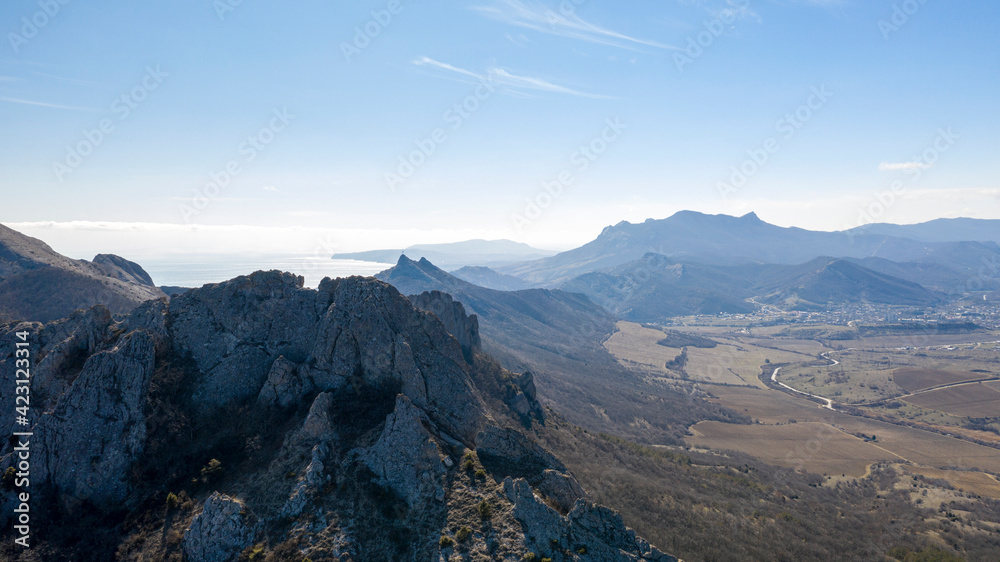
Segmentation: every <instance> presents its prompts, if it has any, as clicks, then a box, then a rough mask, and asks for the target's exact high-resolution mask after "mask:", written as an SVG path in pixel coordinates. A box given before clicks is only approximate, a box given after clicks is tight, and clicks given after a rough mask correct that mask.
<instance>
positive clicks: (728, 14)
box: [673, 0, 750, 72]
mask: <svg viewBox="0 0 1000 562" xmlns="http://www.w3.org/2000/svg"><path fill="white" fill-rule="evenodd" d="M729 5H730V7H729V8H726V9H724V10H722V11H721V12H720V13H719V15H718V16H716V17H714V18H712V19H710V20H705V21H703V22H701V25H702V27H704V28H705V29H703V30H701V31H699V32H698V33H696V34H695V35H693V36H689V37H688V40H687V45H685V46H684V50H683V51H674V56H673V58H674V66H676V67H677V72H684V67H686V66H688V65H691V64H693V63H694V61H695V60H697V59H698V58H700V57H701V56H702V55H703V54H705V50H706V49H708V48H709V47H711V46H712V45H713V44H714V43H715V40H716V39H718V38H719V37H721V36H722V34H723V33H724V32H725V31H726V27H727V26H730V25H732V24H734V23H735V22H736V20H737V19H738V18H739V16H740V14H741V13H743V12H744V11H746V9H747V8H749V6H750V1H749V0H730V2H729Z"/></svg>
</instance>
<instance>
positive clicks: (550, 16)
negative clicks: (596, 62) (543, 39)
mask: <svg viewBox="0 0 1000 562" xmlns="http://www.w3.org/2000/svg"><path fill="white" fill-rule="evenodd" d="M472 9H473V10H475V11H477V12H479V13H481V14H483V15H484V16H486V17H488V18H491V19H494V20H497V21H500V22H503V23H507V24H510V25H514V26H517V27H523V28H525V29H531V30H533V31H538V32H540V33H548V34H550V35H558V36H560V37H569V38H572V39H579V40H581V41H589V42H591V43H599V44H601V45H611V46H614V47H620V48H623V49H631V50H636V49H637V48H639V47H654V48H657V49H677V50H679V48H678V47H674V46H671V45H665V44H663V43H658V42H656V41H650V40H646V39H640V38H637V37H632V36H629V35H626V34H624V33H619V32H617V31H614V30H611V29H608V28H605V27H601V26H599V25H597V24H593V23H590V22H588V21H586V20H584V19H583V18H581V17H580V16H578V15H576V14H575V13H574V12H573V11H572V10H570V9H562V8H560V10H559V11H558V12H557V11H555V10H553V9H551V8H548V7H546V6H543V5H541V4H538V3H535V2H524V1H522V0H497V1H495V2H494V3H492V4H490V5H487V6H475V7H473V8H472Z"/></svg>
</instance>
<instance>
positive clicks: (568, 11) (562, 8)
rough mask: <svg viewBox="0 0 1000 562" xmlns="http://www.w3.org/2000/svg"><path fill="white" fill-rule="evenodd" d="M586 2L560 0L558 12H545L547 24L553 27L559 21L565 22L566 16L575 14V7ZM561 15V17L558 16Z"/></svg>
mask: <svg viewBox="0 0 1000 562" xmlns="http://www.w3.org/2000/svg"><path fill="white" fill-rule="evenodd" d="M586 3H587V0H562V1H561V2H559V12H558V13H556V11H555V10H549V11H548V13H547V14H546V16H547V18H548V20H549V25H551V26H553V27H555V26H556V25H558V24H559V23H562V22H565V21H566V18H570V17H573V16H575V15H576V9H577V7H579V6H582V5H584V4H586ZM560 16H561V17H560Z"/></svg>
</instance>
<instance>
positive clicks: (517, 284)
mask: <svg viewBox="0 0 1000 562" xmlns="http://www.w3.org/2000/svg"><path fill="white" fill-rule="evenodd" d="M431 261H434V260H431ZM451 274H452V275H454V276H455V277H458V278H459V279H461V280H463V281H468V282H469V283H472V284H473V285H479V286H480V287H486V288H487V289H496V290H498V291H519V290H521V289H527V288H529V286H528V284H527V283H526V282H524V280H522V279H518V278H517V277H514V276H513V275H504V274H502V273H497V272H496V271H494V270H493V269H490V268H488V267H483V266H471V265H467V266H465V267H463V268H460V269H456V270H455V271H452V272H451Z"/></svg>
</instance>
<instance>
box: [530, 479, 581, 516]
mask: <svg viewBox="0 0 1000 562" xmlns="http://www.w3.org/2000/svg"><path fill="white" fill-rule="evenodd" d="M538 491H539V492H541V493H543V494H545V497H547V498H549V499H550V500H552V501H553V502H555V503H556V505H558V506H559V508H560V509H561V510H562V511H563V512H568V511H569V510H571V509H573V506H575V505H576V501H577V500H579V499H582V498H584V497H586V493H584V491H583V488H582V487H581V486H580V483H579V482H577V481H576V478H573V477H572V476H570V475H568V474H566V473H564V472H559V471H556V470H552V469H551V468H548V469H545V471H544V472H543V473H542V479H541V482H539V483H538Z"/></svg>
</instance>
